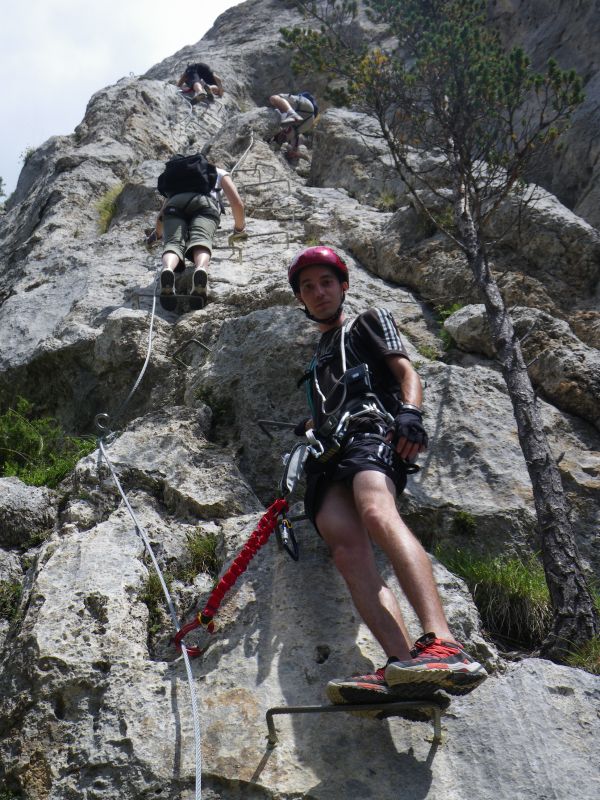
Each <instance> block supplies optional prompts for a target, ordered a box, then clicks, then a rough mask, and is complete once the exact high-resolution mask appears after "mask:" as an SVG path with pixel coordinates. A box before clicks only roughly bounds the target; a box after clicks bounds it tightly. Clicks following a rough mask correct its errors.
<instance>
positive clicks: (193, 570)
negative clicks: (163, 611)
mask: <svg viewBox="0 0 600 800" xmlns="http://www.w3.org/2000/svg"><path fill="white" fill-rule="evenodd" d="M187 546H188V553H189V561H188V562H187V563H186V564H185V566H184V567H182V568H181V569H180V570H179V571H178V573H177V577H178V578H179V579H180V580H183V581H186V582H189V581H192V580H193V579H194V578H195V577H196V575H197V574H198V573H199V572H207V573H208V574H209V575H210V576H211V577H212V578H213V580H216V578H217V577H218V575H219V572H220V570H221V566H222V561H221V559H220V558H219V556H218V554H217V549H218V546H219V537H218V536H217V535H216V534H215V533H203V532H202V531H201V530H196V532H195V533H193V534H189V535H188V537H187Z"/></svg>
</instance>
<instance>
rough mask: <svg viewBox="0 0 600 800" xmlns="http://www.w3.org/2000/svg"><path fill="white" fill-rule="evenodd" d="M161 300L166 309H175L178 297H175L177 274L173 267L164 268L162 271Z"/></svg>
mask: <svg viewBox="0 0 600 800" xmlns="http://www.w3.org/2000/svg"><path fill="white" fill-rule="evenodd" d="M159 302H160V304H161V306H162V307H163V308H164V309H165V311H175V309H176V308H177V298H176V297H175V275H174V273H173V270H172V269H163V271H162V272H161V273H160V298H159Z"/></svg>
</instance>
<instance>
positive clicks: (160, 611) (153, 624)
mask: <svg viewBox="0 0 600 800" xmlns="http://www.w3.org/2000/svg"><path fill="white" fill-rule="evenodd" d="M163 578H164V581H165V583H166V585H167V588H168V589H169V591H170V590H171V580H172V578H171V576H170V575H169V574H168V573H165V574H164V575H163ZM139 598H140V600H141V601H142V603H145V605H146V607H147V609H148V633H149V634H150V636H156V634H157V633H158V632H159V631H160V629H161V628H162V626H163V622H164V615H165V612H164V607H165V595H164V592H163V588H162V586H161V583H160V578H159V577H158V575H157V574H156V572H154V571H152V572H149V573H148V577H147V579H146V582H145V583H144V585H143V586H142V589H141V591H140V594H139Z"/></svg>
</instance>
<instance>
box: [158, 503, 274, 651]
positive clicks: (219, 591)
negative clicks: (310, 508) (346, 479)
mask: <svg viewBox="0 0 600 800" xmlns="http://www.w3.org/2000/svg"><path fill="white" fill-rule="evenodd" d="M287 509H288V502H287V500H286V499H285V498H283V497H279V498H277V500H274V501H273V502H272V503H271V505H270V506H269V508H268V509H267V510H266V511H265V513H264V514H263V515H262V517H261V518H260V520H259V521H258V525H257V526H256V528H255V529H254V530H253V531H252V533H251V534H250V536H249V537H248V540H247V542H246V544H245V545H244V546H243V547H242V549H241V550H240V552H239V553H238V555H237V556H236V557H235V558H234V560H233V561H232V563H231V565H230V566H229V569H228V570H227V571H226V572H225V574H224V575H223V577H222V578H221V580H220V581H219V582H218V584H217V585H216V586H215V588H214V589H213V590H212V592H211V594H210V597H209V598H208V600H207V602H206V605H205V606H204V609H203V610H202V611H201V612H200V613H199V614H197V615H196V617H195V618H194V619H193V620H192V621H191V622H188V623H187V625H184V626H183V627H182V628H181V629H180V630H178V631H177V633H176V634H175V636H174V637H173V641H174V643H175V645H176V646H177V647H182V640H183V638H184V637H185V636H187V634H188V633H189V632H190V631H193V630H194V629H195V628H197V627H199V626H200V625H206V628H207V630H208V632H209V633H214V631H215V624H214V622H213V617H214V615H215V614H216V613H217V611H218V610H219V606H220V605H221V603H222V601H223V597H224V596H225V594H226V593H227V592H228V591H229V590H230V589H231V588H232V586H233V585H234V584H235V582H236V581H237V579H238V578H239V577H240V575H241V574H242V573H243V572H245V571H246V570H247V569H248V565H249V564H250V562H251V561H252V559H253V558H254V556H255V555H256V554H257V552H258V551H259V550H260V548H261V547H262V546H263V545H265V544H266V543H267V541H268V540H269V536H270V535H271V534H272V533H273V531H274V530H275V527H276V525H277V519H278V518H279V515H280V514H281V513H282V512H283V511H287ZM187 650H188V653H189V654H190V655H191V656H192V657H195V656H199V655H201V654H202V653H203V652H204V650H201V649H200V648H198V647H188V648H187Z"/></svg>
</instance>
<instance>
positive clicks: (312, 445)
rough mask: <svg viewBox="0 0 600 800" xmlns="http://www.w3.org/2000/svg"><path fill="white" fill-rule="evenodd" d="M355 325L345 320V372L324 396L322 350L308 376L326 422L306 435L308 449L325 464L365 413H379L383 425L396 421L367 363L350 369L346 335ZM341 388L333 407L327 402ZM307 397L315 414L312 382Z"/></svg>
mask: <svg viewBox="0 0 600 800" xmlns="http://www.w3.org/2000/svg"><path fill="white" fill-rule="evenodd" d="M351 327H352V323H351V322H348V321H346V322H344V323H343V324H342V326H341V331H340V355H341V360H342V374H341V376H340V378H338V379H337V380H336V381H335V383H334V384H333V386H332V387H331V389H330V391H329V396H328V397H325V395H324V394H323V391H322V389H321V386H320V384H319V378H318V375H317V365H318V360H319V353H318V351H317V353H316V354H315V356H314V357H313V359H312V361H311V364H310V367H309V371H308V373H307V375H306V376H305V379H310V378H312V382H313V385H314V387H315V391H316V393H317V395H318V397H319V400H320V404H321V413H322V415H323V416H324V417H325V422H324V423H323V424H322V425H321V426H320V427H319V428H318V429H317V430H315V429H314V428H309V429H308V430H307V431H306V438H307V439H308V441H309V446H308V452H309V454H310V455H311V456H313V457H314V458H315V459H317V460H318V461H319V462H320V463H322V464H324V463H326V462H327V461H329V460H330V459H331V458H333V456H335V455H336V454H337V453H339V451H340V450H341V449H342V447H343V446H344V445H345V444H346V440H347V434H348V429H349V426H350V423H352V422H354V421H355V420H357V419H359V418H360V417H363V416H367V415H368V416H376V417H378V418H379V420H380V421H381V422H382V424H383V425H385V426H387V427H389V426H391V425H392V424H393V422H394V417H393V416H392V415H391V414H390V413H389V411H386V410H385V408H384V407H383V405H382V404H381V401H380V400H379V398H378V397H377V395H376V394H375V393H374V391H373V387H372V385H371V378H370V373H369V367H368V364H357V365H356V366H355V367H350V368H349V369H348V367H347V362H346V336H347V334H348V333H349V332H350V329H351ZM338 390H339V392H340V395H341V397H340V399H339V400H338V402H337V404H336V406H335V407H334V408H328V407H327V405H328V402H329V401H330V400H331V398H332V397H333V396H334V395H335V393H336V392H337V391H338ZM306 391H307V398H308V402H309V405H310V407H311V410H312V413H313V419H314V418H315V417H316V414H315V410H316V409H315V408H314V406H313V398H312V395H311V391H310V384H309V383H308V382H307V384H306Z"/></svg>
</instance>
